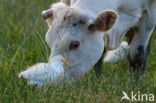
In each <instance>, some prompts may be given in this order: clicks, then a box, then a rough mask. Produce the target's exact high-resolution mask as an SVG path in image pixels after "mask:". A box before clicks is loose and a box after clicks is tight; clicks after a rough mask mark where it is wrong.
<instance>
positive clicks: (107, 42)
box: [104, 34, 109, 48]
mask: <svg viewBox="0 0 156 103" xmlns="http://www.w3.org/2000/svg"><path fill="white" fill-rule="evenodd" d="M104 42H105V47H106V48H108V45H109V35H108V34H106V35H105V36H104Z"/></svg>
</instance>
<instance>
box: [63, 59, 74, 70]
mask: <svg viewBox="0 0 156 103" xmlns="http://www.w3.org/2000/svg"><path fill="white" fill-rule="evenodd" d="M62 62H63V63H64V64H65V65H67V66H68V67H70V68H72V66H71V65H70V64H69V63H68V62H67V61H65V60H63V59H62Z"/></svg>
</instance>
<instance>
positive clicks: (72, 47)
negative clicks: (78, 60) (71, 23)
mask: <svg viewBox="0 0 156 103" xmlns="http://www.w3.org/2000/svg"><path fill="white" fill-rule="evenodd" d="M79 46H80V42H79V41H72V42H71V43H70V45H69V50H72V49H77V48H79Z"/></svg>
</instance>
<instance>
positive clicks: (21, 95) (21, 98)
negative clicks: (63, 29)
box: [0, 0, 156, 103]
mask: <svg viewBox="0 0 156 103" xmlns="http://www.w3.org/2000/svg"><path fill="white" fill-rule="evenodd" d="M52 2H54V1H53V0H0V103H54V102H56V103H67V102H68V103H84V102H85V103H104V102H105V103H120V102H121V97H122V96H123V94H122V91H125V92H126V93H128V94H130V93H131V91H134V92H136V93H137V92H138V91H140V92H141V93H142V94H143V93H152V94H155V95H156V76H155V73H156V35H154V36H153V39H152V50H151V53H150V57H149V59H148V72H147V74H146V75H145V76H143V77H141V78H140V79H139V81H138V82H137V83H132V82H131V80H130V79H129V77H130V72H129V66H128V63H127V62H124V63H123V62H120V63H118V64H109V63H107V64H106V63H105V64H104V68H103V73H102V76H101V77H100V78H96V75H95V73H94V71H93V70H91V71H90V73H89V74H87V75H86V76H85V77H84V78H82V79H81V80H79V81H78V82H77V83H73V84H71V85H66V86H59V85H54V86H51V87H44V88H42V89H38V88H37V87H35V86H28V85H26V81H23V80H21V79H19V78H18V73H19V72H21V71H23V70H25V69H26V67H28V66H31V65H33V64H36V63H37V62H47V60H48V57H49V55H50V49H49V48H48V46H47V44H46V43H45V39H44V37H45V33H46V31H47V24H46V23H45V21H44V20H43V18H42V16H41V11H42V10H44V9H47V8H48V7H49V6H50V4H51V3H52ZM155 99H156V97H155ZM124 102H125V103H127V102H128V101H124ZM138 103H140V102H138Z"/></svg>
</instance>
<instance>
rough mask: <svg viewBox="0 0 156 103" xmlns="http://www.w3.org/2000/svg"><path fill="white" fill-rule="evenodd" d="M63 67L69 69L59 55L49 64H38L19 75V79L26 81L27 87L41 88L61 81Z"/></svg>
mask: <svg viewBox="0 0 156 103" xmlns="http://www.w3.org/2000/svg"><path fill="white" fill-rule="evenodd" d="M65 65H67V66H69V67H71V65H70V64H69V63H67V62H66V61H65V60H64V58H63V57H62V56H61V55H59V56H55V57H53V58H52V59H51V60H50V62H49V63H38V64H36V65H34V66H32V67H30V68H29V69H27V70H26V71H23V72H21V73H19V78H22V77H23V78H25V79H27V81H28V84H29V85H37V86H38V87H42V86H44V85H48V84H52V83H54V82H57V81H59V80H61V79H62V78H63V76H64V66H65Z"/></svg>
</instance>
